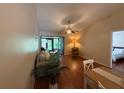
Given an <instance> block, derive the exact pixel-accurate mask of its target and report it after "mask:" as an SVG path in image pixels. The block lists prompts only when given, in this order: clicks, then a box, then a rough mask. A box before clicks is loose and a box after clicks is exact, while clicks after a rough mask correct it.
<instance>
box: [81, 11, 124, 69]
mask: <svg viewBox="0 0 124 93" xmlns="http://www.w3.org/2000/svg"><path fill="white" fill-rule="evenodd" d="M123 19H124V11H123V9H122V11H120V12H118V13H116V14H114V15H112V16H111V17H107V18H104V19H103V20H100V21H99V22H97V23H95V24H93V25H92V26H91V27H89V28H88V29H87V30H85V31H83V32H82V33H83V34H84V38H83V39H84V41H83V42H82V46H84V52H83V56H84V57H87V58H94V59H95V60H97V61H98V62H99V63H102V64H104V65H106V66H109V67H111V45H112V44H111V43H112V40H111V39H112V32H113V31H120V30H124V20H123Z"/></svg>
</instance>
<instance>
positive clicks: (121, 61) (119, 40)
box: [111, 31, 124, 72]
mask: <svg viewBox="0 0 124 93" xmlns="http://www.w3.org/2000/svg"><path fill="white" fill-rule="evenodd" d="M111 50H112V52H111V60H112V61H111V63H112V68H113V69H116V70H119V71H121V72H124V31H116V32H112V49H111Z"/></svg>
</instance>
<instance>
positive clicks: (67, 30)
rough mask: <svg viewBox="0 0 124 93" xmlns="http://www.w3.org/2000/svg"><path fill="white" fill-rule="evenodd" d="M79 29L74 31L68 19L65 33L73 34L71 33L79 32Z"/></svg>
mask: <svg viewBox="0 0 124 93" xmlns="http://www.w3.org/2000/svg"><path fill="white" fill-rule="evenodd" d="M78 32H79V31H74V30H72V28H71V26H70V21H68V27H67V29H66V31H65V34H71V33H78Z"/></svg>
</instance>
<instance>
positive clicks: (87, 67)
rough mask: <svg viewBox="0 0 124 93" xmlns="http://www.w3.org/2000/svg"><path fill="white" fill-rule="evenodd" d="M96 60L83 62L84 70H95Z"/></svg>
mask: <svg viewBox="0 0 124 93" xmlns="http://www.w3.org/2000/svg"><path fill="white" fill-rule="evenodd" d="M93 63H94V60H93V59H89V60H84V61H83V65H84V70H85V71H89V70H90V69H93V68H94V65H93Z"/></svg>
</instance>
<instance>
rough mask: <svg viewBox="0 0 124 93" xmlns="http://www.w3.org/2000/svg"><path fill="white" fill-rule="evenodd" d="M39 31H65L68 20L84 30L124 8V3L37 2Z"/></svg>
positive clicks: (73, 27) (76, 28) (73, 25)
mask: <svg viewBox="0 0 124 93" xmlns="http://www.w3.org/2000/svg"><path fill="white" fill-rule="evenodd" d="M36 8H37V19H38V29H39V31H47V32H48V31H64V30H65V29H66V27H67V21H68V20H70V21H71V27H72V29H74V30H79V31H82V30H83V29H85V28H87V27H88V26H90V25H91V24H93V23H94V22H97V21H99V20H100V19H102V18H104V17H107V16H109V15H112V14H113V13H116V12H118V11H119V10H122V8H124V4H84V3H82V4H76V3H75V4H37V5H36Z"/></svg>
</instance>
